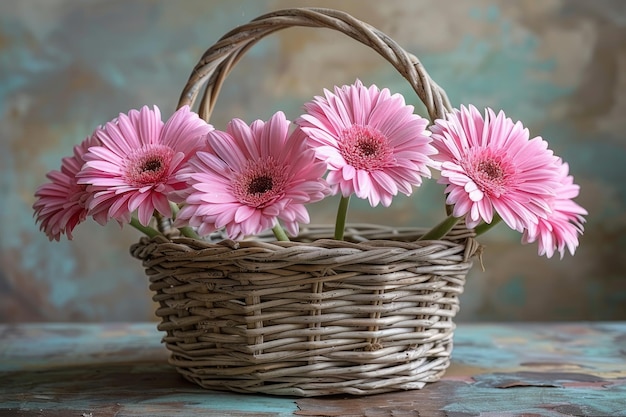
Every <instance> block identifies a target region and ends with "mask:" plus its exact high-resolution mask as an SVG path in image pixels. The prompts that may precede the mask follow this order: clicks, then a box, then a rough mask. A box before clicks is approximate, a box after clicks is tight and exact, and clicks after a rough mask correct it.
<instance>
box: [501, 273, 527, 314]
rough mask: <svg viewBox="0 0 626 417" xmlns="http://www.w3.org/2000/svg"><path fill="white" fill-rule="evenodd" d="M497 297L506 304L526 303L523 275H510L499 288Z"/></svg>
mask: <svg viewBox="0 0 626 417" xmlns="http://www.w3.org/2000/svg"><path fill="white" fill-rule="evenodd" d="M497 298H498V299H500V300H502V303H503V304H505V305H508V306H512V307H521V306H523V305H524V304H525V303H526V298H527V293H526V286H525V284H524V277H523V276H521V275H514V276H512V277H511V278H510V279H509V280H508V281H507V282H505V283H504V285H503V286H502V287H501V288H500V290H499V291H498V296H497Z"/></svg>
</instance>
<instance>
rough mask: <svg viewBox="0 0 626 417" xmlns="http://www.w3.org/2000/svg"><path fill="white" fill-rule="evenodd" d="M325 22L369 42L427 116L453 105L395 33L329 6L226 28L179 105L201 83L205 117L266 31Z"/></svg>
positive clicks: (193, 94) (197, 68) (440, 115)
mask: <svg viewBox="0 0 626 417" xmlns="http://www.w3.org/2000/svg"><path fill="white" fill-rule="evenodd" d="M297 26H301V27H314V28H329V29H334V30H337V31H339V32H342V33H344V34H346V35H348V36H350V37H351V38H353V39H355V40H357V41H359V42H361V43H363V44H365V45H366V46H369V47H370V48H372V49H373V50H375V51H376V52H378V53H379V54H380V55H381V56H382V57H383V58H385V59H386V60H387V61H389V62H390V63H391V64H392V65H393V66H394V67H395V68H396V70H398V72H399V73H400V74H401V75H402V76H403V77H404V78H405V79H406V80H407V81H408V82H409V83H410V84H411V87H413V90H415V92H416V93H417V95H418V97H419V98H420V100H421V101H422V102H423V103H424V105H425V106H426V110H427V111H428V115H429V117H430V120H431V121H434V120H435V119H438V118H443V117H444V116H445V114H446V113H447V112H449V111H450V110H451V106H450V102H449V100H448V97H447V96H446V93H445V91H444V90H443V89H442V88H441V87H439V86H438V85H437V84H436V83H435V82H434V81H433V80H432V79H431V78H430V76H429V75H428V73H427V72H426V69H425V68H424V66H423V65H422V63H421V62H420V61H419V59H418V58H417V57H416V56H414V55H412V54H409V53H408V52H406V51H405V50H404V49H402V47H400V45H398V44H397V43H396V42H395V41H394V40H393V39H391V38H390V37H389V36H387V35H386V34H384V33H383V32H381V31H379V30H378V29H376V28H374V27H373V26H371V25H369V24H367V23H365V22H362V21H360V20H358V19H356V18H354V17H352V16H351V15H349V14H347V13H345V12H341V11H338V10H332V9H321V8H293V9H284V10H278V11H275V12H272V13H268V14H264V15H262V16H259V17H257V18H256V19H254V20H252V21H250V22H249V23H247V24H244V25H242V26H239V27H236V28H234V29H233V30H231V31H230V32H228V33H226V34H225V35H224V36H222V38H221V39H220V40H218V41H217V42H216V43H215V44H214V45H213V46H211V47H210V48H209V49H208V50H207V51H206V52H205V53H204V55H203V56H202V58H201V59H200V61H199V62H198V64H196V66H195V68H194V69H193V71H192V73H191V75H190V76H189V80H188V81H187V84H186V85H185V88H184V89H183V91H182V93H181V96H180V99H179V102H178V107H179V108H180V107H182V106H184V105H189V106H190V107H192V106H193V105H194V103H195V102H196V100H197V97H198V93H199V92H200V89H201V88H202V85H203V84H204V83H206V87H205V91H204V94H203V96H202V100H201V101H200V106H199V110H198V113H199V115H200V117H202V118H203V119H204V120H206V121H208V120H209V118H210V117H211V113H212V111H213V108H214V107H215V102H216V101H217V96H218V94H219V91H220V88H221V86H222V83H223V82H224V80H225V79H226V77H227V76H228V74H229V73H230V71H231V70H232V68H233V67H234V66H235V64H236V63H237V62H238V61H239V60H240V59H241V58H242V57H243V55H244V54H245V53H246V52H247V51H248V50H249V49H250V48H251V47H252V46H254V45H255V44H256V43H257V42H258V41H260V40H261V39H262V38H264V37H265V36H267V35H270V34H272V33H274V32H277V31H279V30H281V29H286V28H289V27H297Z"/></svg>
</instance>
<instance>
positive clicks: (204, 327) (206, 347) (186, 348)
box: [131, 9, 478, 396]
mask: <svg viewBox="0 0 626 417" xmlns="http://www.w3.org/2000/svg"><path fill="white" fill-rule="evenodd" d="M294 26H306V27H317V28H330V29H335V30H338V31H340V32H342V33H344V34H346V35H348V36H350V37H352V38H354V39H356V40H357V41H359V42H362V43H364V44H365V45H367V46H369V47H370V48H371V49H373V50H374V51H376V52H377V53H379V54H380V55H382V56H383V57H384V58H385V59H387V60H388V61H389V62H390V63H391V64H392V65H393V66H394V67H395V68H396V69H397V70H398V71H399V72H400V73H401V74H402V75H403V76H404V77H405V78H406V79H407V81H408V82H409V83H410V84H411V86H412V87H413V89H414V90H415V92H416V93H417V95H418V96H419V97H420V99H421V100H422V101H423V102H424V104H425V106H426V108H427V110H428V113H429V116H430V118H431V119H434V118H438V117H443V116H444V115H445V112H446V111H447V110H448V109H449V108H450V105H449V103H448V101H447V98H446V95H445V93H444V91H443V90H442V89H441V88H440V87H439V86H437V85H436V84H435V83H434V82H433V81H432V80H431V78H430V77H429V76H428V74H427V73H426V72H425V70H424V68H423V67H422V65H421V64H420V62H419V60H418V59H417V58H416V57H415V56H413V55H410V54H408V53H407V52H405V51H404V50H403V49H402V48H401V47H400V46H398V45H397V44H396V43H395V42H394V41H393V40H392V39H390V38H389V37H388V36H386V35H385V34H383V33H381V32H380V31H378V30H377V29H375V28H373V27H371V26H370V25H368V24H366V23H363V22H361V21H359V20H357V19H355V18H353V17H351V16H350V15H347V14H345V13H342V12H339V11H335V10H327V9H288V10H282V11H278V12H274V13H271V14H267V15H264V16H261V17H259V18H257V19H255V20H253V21H251V22H250V23H249V24H246V25H243V26H241V27H238V28H236V29H233V30H232V31H231V32H229V33H227V34H226V35H224V37H223V38H222V39H220V40H219V41H218V42H217V43H216V44H215V45H213V46H212V47H211V48H210V49H209V50H208V51H207V52H206V53H205V54H204V56H203V57H202V58H201V60H200V62H199V63H198V64H197V66H196V67H195V68H194V70H193V72H192V74H191V76H190V78H189V81H188V83H187V85H186V86H185V88H184V91H183V93H182V95H181V98H180V101H179V106H182V105H185V104H190V105H192V106H197V107H198V111H199V113H200V115H201V116H202V117H203V118H204V119H206V120H209V118H210V115H211V112H212V110H213V107H214V105H215V101H216V99H217V95H218V92H219V90H220V86H221V85H222V83H223V82H224V80H225V78H226V76H227V75H228V73H229V72H230V70H231V69H232V68H233V66H234V65H235V64H236V63H237V62H238V61H239V59H240V58H242V56H243V55H244V53H245V52H246V51H247V50H248V49H249V48H250V47H252V46H253V45H254V44H255V43H256V42H257V41H259V40H260V39H262V38H263V37H265V36H267V35H269V34H271V33H274V32H276V31H278V30H281V29H284V28H289V27H294ZM203 89H204V93H203V94H202V95H201V97H200V93H201V91H202V90H203ZM421 234H422V231H420V230H418V229H413V228H403V229H391V228H386V227H382V226H374V225H358V224H355V225H350V226H349V227H348V228H347V231H346V240H345V241H337V240H334V239H332V238H331V236H332V235H333V231H332V229H331V228H330V227H324V226H309V227H306V228H303V230H302V233H301V235H300V237H299V239H298V240H297V241H292V242H275V241H272V240H271V239H270V238H269V237H267V236H266V237H260V238H258V239H255V240H245V241H242V242H234V241H231V240H224V239H221V238H220V237H219V236H216V238H215V239H208V240H206V241H205V240H195V239H189V238H182V237H175V236H171V235H170V237H167V238H166V237H163V236H159V237H155V238H153V239H148V238H143V239H142V240H141V241H140V242H139V243H137V244H135V245H133V247H132V248H131V253H132V254H133V256H135V257H136V258H138V259H141V260H142V261H143V264H144V266H145V268H146V273H147V275H148V277H149V279H150V283H151V284H150V288H151V289H152V290H153V291H154V292H155V295H154V300H155V301H156V302H158V304H159V307H158V309H157V311H156V314H157V316H158V317H159V318H160V319H161V323H160V324H159V329H160V330H162V331H164V332H166V336H165V337H164V341H165V343H166V346H167V348H168V349H169V350H170V351H171V358H170V363H171V364H172V365H174V366H175V367H176V369H177V370H178V371H179V372H180V373H181V374H182V375H183V376H184V377H185V378H187V379H189V380H190V381H193V382H195V383H197V384H199V385H201V386H202V387H205V388H209V389H219V390H232V391H237V392H256V393H269V394H279V395H296V396H317V395H328V394H338V393H348V394H356V395H363V394H376V393H382V392H388V391H395V390H406V389H418V388H422V387H423V386H424V384H425V383H427V382H433V381H436V380H438V379H439V378H440V377H441V376H442V374H443V373H444V371H445V369H446V368H447V367H448V365H449V361H450V354H451V350H452V339H453V330H454V323H453V318H454V316H455V314H456V313H457V311H458V310H459V300H458V296H459V294H460V293H461V292H462V291H463V286H464V283H465V276H466V274H467V272H468V271H469V269H470V268H471V266H472V263H471V260H470V258H471V257H472V255H473V254H474V253H475V251H476V250H477V248H478V245H477V244H476V241H475V240H474V239H473V233H472V232H471V231H468V230H466V229H463V228H455V229H453V230H452V231H451V232H450V233H449V234H448V235H447V236H446V238H445V240H438V241H418V240H417V239H418V238H419V237H420V236H421Z"/></svg>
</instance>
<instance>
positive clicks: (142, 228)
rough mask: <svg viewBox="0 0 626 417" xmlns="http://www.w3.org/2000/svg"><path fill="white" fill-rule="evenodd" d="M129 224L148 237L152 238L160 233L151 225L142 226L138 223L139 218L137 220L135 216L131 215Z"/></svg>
mask: <svg viewBox="0 0 626 417" xmlns="http://www.w3.org/2000/svg"><path fill="white" fill-rule="evenodd" d="M129 224H130V225H131V226H133V227H134V228H135V229H137V230H139V231H140V232H142V233H144V234H145V235H146V236H148V237H149V238H153V237H155V236H158V235H160V234H161V233H159V232H158V231H157V230H155V229H153V228H152V227H150V226H144V225H142V224H141V223H139V220H137V218H136V217H131V219H130V223H129Z"/></svg>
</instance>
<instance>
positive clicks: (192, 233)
mask: <svg viewBox="0 0 626 417" xmlns="http://www.w3.org/2000/svg"><path fill="white" fill-rule="evenodd" d="M178 230H180V233H181V234H182V235H183V236H186V237H190V238H192V239H200V236H199V235H198V234H197V233H196V231H195V230H193V229H192V228H191V227H189V226H183V227H179V228H178Z"/></svg>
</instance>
